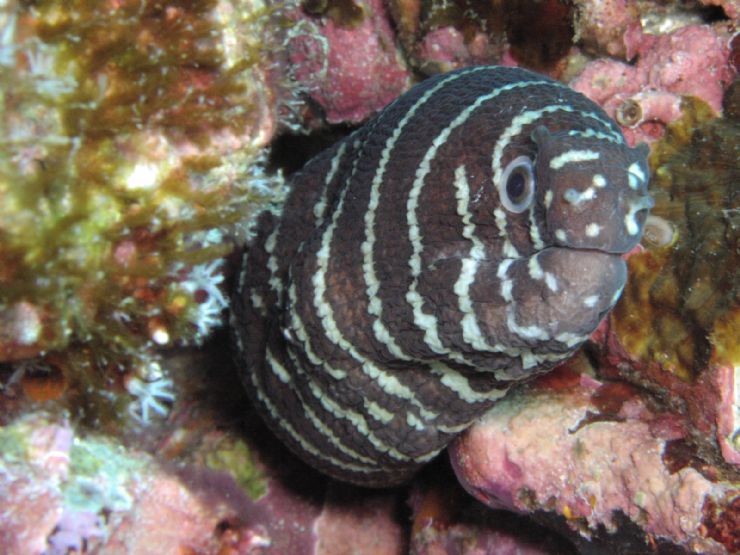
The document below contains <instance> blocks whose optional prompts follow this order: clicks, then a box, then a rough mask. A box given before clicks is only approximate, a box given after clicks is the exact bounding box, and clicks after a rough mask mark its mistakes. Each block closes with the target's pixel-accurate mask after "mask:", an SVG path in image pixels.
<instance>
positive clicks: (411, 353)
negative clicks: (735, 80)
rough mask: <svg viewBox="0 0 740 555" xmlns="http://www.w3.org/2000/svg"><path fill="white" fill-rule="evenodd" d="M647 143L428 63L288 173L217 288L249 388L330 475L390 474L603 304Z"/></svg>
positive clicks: (575, 107) (367, 479) (558, 101)
mask: <svg viewBox="0 0 740 555" xmlns="http://www.w3.org/2000/svg"><path fill="white" fill-rule="evenodd" d="M646 155H647V148H646V147H645V146H644V145H640V146H638V147H637V148H630V147H629V146H628V145H626V144H625V142H624V139H623V137H622V134H621V132H620V130H619V128H618V127H617V126H616V124H615V123H614V122H612V121H611V120H610V119H609V117H608V116H607V115H606V114H605V113H604V112H603V111H602V110H601V109H600V108H599V107H598V106H596V105H595V104H594V103H593V102H591V101H590V100H588V99H587V98H586V97H584V96H582V95H581V94H578V93H576V92H574V91H573V90H571V89H569V88H568V87H566V86H564V85H562V84H560V83H558V82H557V81H554V80H551V79H548V78H546V77H543V76H541V75H538V74H536V73H532V72H530V71H526V70H523V69H519V68H504V67H470V68H465V69H462V70H458V71H455V72H452V73H447V74H443V75H438V76H436V77H434V78H431V79H428V80H427V81H424V82H423V83H421V84H419V85H417V86H416V87H414V88H412V89H411V90H410V91H409V92H407V93H406V94H404V95H403V96H401V97H399V98H398V99H396V100H395V101H394V102H393V103H392V104H390V105H389V106H388V107H386V108H385V109H384V110H383V111H382V112H380V113H379V114H378V115H377V116H376V117H374V118H373V119H372V120H370V121H369V122H368V123H367V124H365V125H364V126H363V127H361V128H360V129H358V130H357V131H355V132H354V133H352V134H351V135H349V136H348V137H346V138H345V139H344V140H342V141H340V142H339V143H338V144H336V145H334V146H333V147H332V148H330V149H329V150H327V151H325V152H323V153H322V154H320V155H319V156H317V157H316V158H314V159H313V160H311V161H310V162H309V163H308V164H307V165H306V166H305V168H304V169H303V170H302V171H301V172H299V173H298V174H296V175H295V176H294V177H293V179H292V183H291V192H290V194H289V197H288V199H287V201H286V203H285V206H284V208H283V210H282V214H280V215H275V214H273V213H270V212H265V213H263V214H262V215H261V216H260V217H259V218H258V221H257V227H256V232H255V236H254V238H253V240H252V241H251V243H250V245H248V248H247V250H246V252H245V255H244V259H243V266H242V269H241V273H240V275H239V279H238V280H237V281H238V284H237V286H236V290H235V292H234V296H233V303H232V305H233V308H232V315H231V328H232V336H233V339H234V346H235V351H236V357H237V360H238V364H239V367H240V371H241V372H242V379H243V381H244V383H245V386H246V388H247V391H248V393H249V395H250V397H251V400H252V401H253V403H254V404H255V406H256V407H257V408H258V410H259V412H260V413H261V415H262V417H263V418H264V419H265V420H266V422H267V423H268V425H269V426H270V428H271V429H272V430H273V431H274V432H275V434H276V435H277V436H279V437H280V438H281V439H282V440H283V441H284V442H285V443H286V444H287V445H288V446H289V447H290V448H291V449H292V450H293V451H294V452H295V453H297V454H298V455H299V456H300V457H302V458H303V459H304V460H305V461H307V462H308V463H310V464H311V465H313V466H314V467H316V468H317V469H319V470H321V471H323V472H325V473H327V474H330V475H332V476H334V477H336V478H339V479H341V480H345V481H349V482H353V483H357V484H362V485H367V486H388V485H393V484H396V483H400V482H403V481H404V480H406V479H408V478H409V477H410V476H411V475H412V474H413V473H414V472H415V471H416V470H417V469H418V468H419V467H420V466H421V465H423V464H424V463H425V462H427V461H429V460H430V459H432V458H433V457H434V456H435V455H436V454H437V453H439V451H440V450H442V449H443V448H444V447H445V446H446V445H447V444H448V443H449V442H450V441H451V440H452V439H453V438H454V437H455V436H456V435H458V434H459V433H460V432H462V431H463V430H465V428H467V427H468V426H469V425H470V424H471V423H472V422H473V421H474V420H475V419H477V418H478V417H479V416H481V414H483V413H484V412H485V411H486V410H487V409H489V408H490V407H491V406H492V404H493V403H495V402H496V400H497V399H499V398H501V397H502V396H503V395H504V394H505V392H506V391H507V388H509V387H510V386H511V385H512V384H514V383H517V382H521V381H523V380H527V379H529V378H532V377H533V376H536V375H538V374H541V373H543V372H545V371H547V370H549V369H551V368H552V367H553V366H555V365H556V364H557V363H558V362H560V361H562V360H563V359H565V358H566V357H568V356H570V355H571V354H572V353H573V352H574V351H575V350H576V349H577V348H578V347H579V346H580V345H581V344H582V343H583V342H584V341H585V340H586V339H587V338H588V337H589V335H590V334H591V332H592V331H593V330H594V329H595V328H596V327H597V325H598V324H599V322H600V321H601V320H602V319H603V318H604V316H605V315H606V313H607V312H608V311H609V310H610V309H611V308H612V307H613V306H614V304H615V302H616V301H617V299H618V298H619V295H620V294H621V292H622V289H623V287H624V285H625V280H626V266H625V263H624V262H623V260H622V258H621V256H620V255H621V254H623V253H625V252H627V251H628V250H630V249H631V248H632V247H634V246H635V245H636V244H637V242H638V241H639V239H640V236H641V234H642V228H643V224H644V221H645V218H646V215H647V212H648V210H649V209H650V208H651V206H652V200H651V198H650V196H649V195H648V193H647V182H648V167H647V163H646Z"/></svg>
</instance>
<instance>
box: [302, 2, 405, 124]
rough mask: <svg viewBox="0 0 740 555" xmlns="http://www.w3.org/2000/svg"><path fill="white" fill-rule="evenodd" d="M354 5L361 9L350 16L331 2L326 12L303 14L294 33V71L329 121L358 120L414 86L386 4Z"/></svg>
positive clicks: (318, 11) (326, 5) (317, 10)
mask: <svg viewBox="0 0 740 555" xmlns="http://www.w3.org/2000/svg"><path fill="white" fill-rule="evenodd" d="M337 4H339V3H337ZM349 4H351V5H353V6H354V12H356V14H355V16H354V17H352V18H349V20H346V19H345V18H342V17H339V15H338V14H341V13H343V12H337V11H332V7H334V4H333V3H331V2H327V3H325V5H324V6H325V10H320V9H315V10H313V11H312V13H305V11H304V12H298V15H297V17H298V19H297V21H296V22H295V23H294V24H293V26H292V28H291V30H290V34H289V41H288V57H289V60H290V65H291V72H292V75H293V77H294V78H295V79H296V80H297V81H298V82H300V83H301V84H302V86H303V87H304V88H305V89H306V92H307V93H308V95H309V96H310V98H311V99H312V100H313V101H315V102H316V103H317V104H318V105H319V106H320V107H321V108H322V110H323V112H324V117H325V119H326V121H327V122H328V123H359V122H361V121H363V120H365V119H367V118H368V116H370V115H371V114H372V113H374V112H376V111H377V110H380V109H381V108H383V107H384V106H385V105H386V104H388V103H389V102H390V101H391V100H393V99H395V98H396V97H397V96H399V95H400V94H401V93H402V92H404V91H405V90H406V89H407V88H408V87H409V85H410V78H411V75H410V73H409V70H408V68H407V67H406V64H405V63H404V61H403V59H402V57H401V56H400V54H399V53H398V51H397V48H396V37H395V34H394V32H393V29H392V27H391V25H390V22H389V20H388V16H387V14H386V11H385V7H384V5H383V2H382V1H381V0H359V1H358V2H357V3H354V2H349ZM335 14H337V15H335Z"/></svg>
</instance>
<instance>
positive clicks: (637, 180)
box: [627, 162, 647, 191]
mask: <svg viewBox="0 0 740 555" xmlns="http://www.w3.org/2000/svg"><path fill="white" fill-rule="evenodd" d="M627 181H628V182H629V186H630V189H632V190H634V191H637V190H638V189H639V188H640V185H643V184H644V183H645V181H647V176H646V175H645V172H644V171H642V168H641V167H640V164H638V163H637V162H632V163H631V164H630V166H629V168H627Z"/></svg>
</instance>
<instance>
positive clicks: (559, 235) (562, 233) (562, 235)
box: [555, 229, 568, 243]
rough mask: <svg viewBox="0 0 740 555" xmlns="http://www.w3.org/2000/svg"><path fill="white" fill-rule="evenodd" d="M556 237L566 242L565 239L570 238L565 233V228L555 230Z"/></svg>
mask: <svg viewBox="0 0 740 555" xmlns="http://www.w3.org/2000/svg"><path fill="white" fill-rule="evenodd" d="M555 238H556V239H557V240H558V241H560V242H562V243H564V242H565V240H566V239H567V238H568V236H567V235H566V234H565V230H564V229H556V230H555Z"/></svg>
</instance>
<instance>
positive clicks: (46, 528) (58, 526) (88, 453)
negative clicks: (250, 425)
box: [0, 416, 404, 555]
mask: <svg viewBox="0 0 740 555" xmlns="http://www.w3.org/2000/svg"><path fill="white" fill-rule="evenodd" d="M0 445H2V447H3V458H2V459H0V476H1V477H2V479H0V496H1V497H0V498H1V499H2V502H1V503H0V553H3V555H67V554H68V553H98V552H101V553H107V554H120V555H125V554H129V553H142V554H145V553H152V554H154V553H157V554H159V553H202V554H227V555H239V554H242V555H260V554H294V553H295V554H302V555H303V554H305V555H343V554H346V553H350V552H352V551H353V550H354V549H360V550H361V552H362V553H364V554H366V555H402V553H403V552H404V550H403V546H404V540H403V535H402V529H401V527H400V525H399V523H398V521H397V518H396V517H395V516H394V515H395V514H396V513H397V511H398V507H397V506H398V499H397V496H396V494H395V493H393V492H376V493H373V494H372V495H368V496H364V497H363V496H358V495H357V492H356V491H354V490H352V489H351V488H350V490H349V491H348V490H347V489H346V488H338V487H336V486H331V485H330V486H329V489H326V484H325V483H323V482H322V481H318V482H317V483H316V487H315V488H313V492H312V491H309V489H310V488H303V490H302V491H301V492H298V491H296V489H295V487H294V486H288V485H287V483H286V482H285V481H283V480H279V479H276V476H275V475H274V474H271V472H270V471H267V470H266V469H264V467H262V466H260V470H259V472H260V473H261V474H260V476H259V478H255V479H259V480H263V481H264V482H265V484H266V487H264V488H262V489H260V490H259V491H258V490H256V489H255V490H252V491H248V490H245V489H243V488H242V487H241V486H240V485H239V484H238V483H237V482H236V481H235V479H234V477H233V475H231V474H230V473H229V472H227V471H223V470H217V469H212V468H208V467H206V466H202V465H198V464H180V465H172V464H161V463H160V464H157V463H155V461H154V459H153V458H152V457H151V456H150V455H148V454H146V453H144V452H141V451H138V450H136V449H126V448H123V447H122V446H114V445H113V444H112V443H109V442H108V441H107V440H104V439H102V438H99V437H97V438H96V437H92V436H91V437H82V436H80V435H77V434H76V433H75V431H74V430H73V429H72V428H71V427H70V425H69V424H68V423H65V422H54V421H53V420H51V419H47V418H45V417H41V416H34V417H31V418H27V419H25V420H23V421H19V422H16V423H15V424H14V425H12V426H8V427H0ZM289 467H290V465H287V467H283V468H289ZM288 482H292V483H296V480H295V479H293V480H289V481H288ZM304 485H305V484H304Z"/></svg>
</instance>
